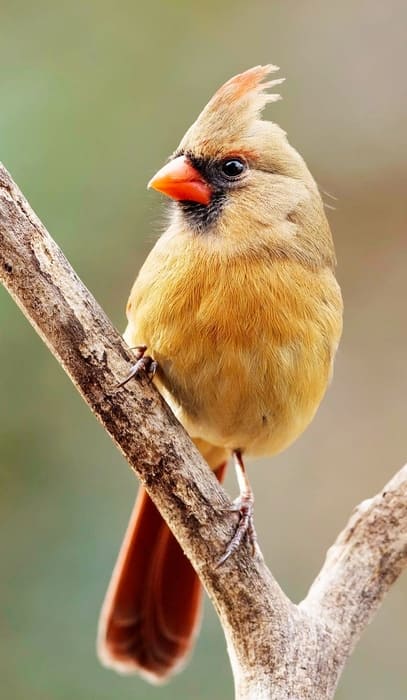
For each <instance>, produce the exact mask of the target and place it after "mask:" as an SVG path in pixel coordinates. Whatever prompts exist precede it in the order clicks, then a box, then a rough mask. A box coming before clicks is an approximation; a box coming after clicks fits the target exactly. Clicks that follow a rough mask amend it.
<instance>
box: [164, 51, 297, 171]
mask: <svg viewBox="0 0 407 700" xmlns="http://www.w3.org/2000/svg"><path fill="white" fill-rule="evenodd" d="M277 70H279V68H278V67H277V66H273V65H271V64H270V65H267V66H256V67H254V68H250V69H249V70H247V71H245V72H244V73H239V75H235V76H234V77H233V78H230V80H228V81H227V82H226V83H224V85H222V86H221V87H220V88H219V89H218V90H217V91H216V92H215V94H214V95H213V97H212V98H211V99H210V100H209V102H208V104H207V105H206V107H205V108H204V109H203V110H202V112H201V113H200V115H199V116H198V118H197V120H196V121H195V122H194V124H193V125H192V126H191V128H190V129H189V130H188V131H187V133H186V134H185V136H184V138H183V139H182V141H181V143H180V146H179V148H178V149H177V151H176V153H180V152H189V151H191V152H194V153H195V154H199V153H200V152H202V153H205V155H207V156H208V155H210V156H213V157H219V156H220V155H222V154H223V153H225V152H227V151H228V150H230V149H231V148H233V145H234V144H235V143H236V142H239V143H240V144H242V145H243V144H244V141H245V140H247V139H252V138H253V136H254V135H255V134H256V133H257V130H258V125H259V123H260V114H261V112H262V110H263V109H264V107H265V106H266V104H268V103H270V102H277V100H280V99H281V96H280V95H279V94H276V93H269V92H267V90H269V89H271V88H273V87H276V86H277V85H281V83H283V82H284V80H285V79H284V78H276V79H274V80H269V81H266V82H264V81H265V79H266V78H267V76H268V75H269V74H270V73H273V72H275V71H277ZM276 128H277V129H278V127H276Z"/></svg>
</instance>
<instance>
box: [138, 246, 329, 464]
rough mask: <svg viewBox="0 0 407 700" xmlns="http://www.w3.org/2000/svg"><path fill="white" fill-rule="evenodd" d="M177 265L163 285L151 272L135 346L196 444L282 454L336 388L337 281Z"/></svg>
mask: <svg viewBox="0 0 407 700" xmlns="http://www.w3.org/2000/svg"><path fill="white" fill-rule="evenodd" d="M184 257H185V256H184ZM182 259H183V258H182ZM170 262H171V264H170ZM170 262H168V261H167V262H166V260H165V259H164V261H163V264H162V265H161V268H160V275H159V276H157V273H156V269H155V267H154V266H153V267H151V268H150V267H149V265H147V266H145V268H143V270H142V273H141V274H140V278H139V280H138V281H137V283H136V285H135V287H134V289H133V291H132V295H131V298H130V302H129V306H128V317H129V326H128V329H127V331H126V334H125V338H126V340H127V342H128V343H129V344H130V345H139V344H145V345H147V346H148V351H149V353H150V354H152V355H153V357H154V359H155V360H157V362H158V364H159V368H160V369H159V372H158V374H157V377H156V382H157V385H158V387H159V389H160V391H162V393H163V394H164V396H165V398H166V400H167V401H168V403H169V404H170V405H171V407H172V409H173V410H174V412H175V414H176V415H177V417H178V418H179V420H180V421H181V423H182V424H183V425H184V427H185V428H186V430H187V431H188V432H189V434H190V435H191V437H196V438H202V439H204V440H206V441H207V442H210V443H212V444H213V445H218V446H222V447H227V448H230V449H237V448H240V449H242V450H244V451H246V452H247V453H249V454H250V453H251V454H274V453H276V452H279V451H280V450H282V449H283V448H284V447H286V446H287V445H288V444H290V443H291V442H292V441H293V440H295V439H296V437H298V435H300V433H301V432H302V431H303V430H304V429H305V428H306V426H307V425H308V424H309V422H310V421H311V420H312V418H313V416H314V414H315V411H316V409H317V407H318V404H319V403H320V401H321V399H322V396H323V394H324V392H325V389H326V386H327V384H328V382H329V377H330V374H331V370H332V361H333V356H334V354H335V351H336V347H337V344H338V341H339V337H340V332H341V310H342V306H341V297H340V291H339V287H338V286H337V284H336V282H335V279H334V276H333V274H332V272H331V271H330V270H329V269H324V270H320V271H319V272H316V271H312V270H308V269H307V268H304V267H303V266H301V265H298V264H296V263H292V262H289V261H287V262H286V263H282V262H281V263H279V265H270V266H268V265H265V264H264V263H263V261H262V260H260V261H259V262H258V263H256V264H255V262H253V261H250V262H247V261H246V267H245V268H244V267H243V269H242V266H243V262H244V261H241V260H240V261H236V263H235V264H234V266H233V265H232V261H229V266H228V270H227V274H225V271H224V270H223V268H222V269H220V270H219V271H218V272H217V271H216V270H214V269H212V267H208V265H209V263H208V262H207V261H206V257H203V258H202V257H199V258H197V260H196V261H195V263H194V257H193V255H191V256H190V257H188V267H187V269H186V270H182V271H180V270H177V264H181V263H180V258H179V257H177V256H174V257H173V258H171V259H170ZM164 263H165V264H164ZM181 272H182V274H181ZM215 273H216V274H215Z"/></svg>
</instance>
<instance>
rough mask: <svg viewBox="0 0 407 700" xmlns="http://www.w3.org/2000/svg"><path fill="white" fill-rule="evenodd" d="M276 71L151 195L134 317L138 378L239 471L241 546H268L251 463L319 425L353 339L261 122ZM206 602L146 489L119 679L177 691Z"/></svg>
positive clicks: (288, 150) (289, 170)
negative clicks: (162, 225) (155, 221)
mask: <svg viewBox="0 0 407 700" xmlns="http://www.w3.org/2000/svg"><path fill="white" fill-rule="evenodd" d="M276 70H278V68H277V67H276V66H273V65H266V66H256V67H254V68H251V69H249V70H247V71H245V72H243V73H240V74H238V75H236V76H234V77H232V78H231V79H230V80H228V81H227V82H226V83H225V84H224V85H222V86H221V87H220V88H219V89H218V90H217V91H216V92H215V94H214V95H213V97H212V98H211V99H210V100H209V102H208V104H207V105H206V106H205V108H204V109H203V111H202V112H201V113H200V114H199V116H198V118H197V119H196V121H195V122H194V123H193V124H192V126H191V127H190V128H189V129H188V131H187V132H186V134H185V135H184V137H183V138H182V140H181V142H180V144H179V146H178V147H177V149H176V150H175V152H174V153H173V154H172V156H171V157H170V158H169V160H168V162H167V163H166V164H165V165H164V166H163V167H162V168H161V169H160V170H159V171H158V172H157V174H156V175H155V176H154V177H153V178H152V179H151V180H150V182H149V185H148V186H149V187H150V188H152V189H155V190H157V191H158V192H160V193H163V194H164V195H166V196H167V197H168V198H169V201H170V209H169V214H168V225H167V227H166V229H165V231H164V232H163V233H162V235H161V236H160V237H159V238H158V240H157V242H156V243H155V245H154V247H153V249H152V250H151V252H150V253H149V255H148V257H147V259H146V261H145V262H144V264H143V266H142V268H141V270H140V272H139V274H138V276H137V278H136V281H135V283H134V285H133V287H132V289H131V292H130V296H129V300H128V304H127V319H128V325H127V329H126V331H125V334H124V338H125V340H126V342H127V343H128V345H129V346H130V347H135V348H136V362H135V364H134V367H133V368H132V371H131V372H130V374H129V376H128V377H126V379H125V380H124V381H123V382H122V383H121V384H122V385H123V386H124V385H125V384H126V383H127V382H128V381H129V379H130V378H131V377H133V376H137V375H139V374H140V373H143V372H144V373H147V374H148V375H149V376H150V377H151V378H152V381H153V382H154V384H155V385H156V386H157V388H158V390H159V391H160V392H161V394H162V395H163V397H164V399H165V400H166V401H167V403H168V404H169V406H170V407H171V409H172V410H173V412H174V413H175V415H176V417H177V418H178V420H179V421H180V423H181V424H182V425H183V426H184V428H185V429H186V431H187V432H188V433H189V435H190V437H191V438H192V440H193V441H194V442H195V445H196V446H197V448H198V449H199V451H200V452H201V454H202V456H203V457H204V458H205V460H206V461H207V463H208V465H209V467H210V469H212V470H213V471H214V472H215V474H216V476H217V478H218V479H219V481H222V480H223V478H224V475H225V469H226V464H227V462H228V460H229V459H230V458H231V457H232V458H233V460H234V463H235V467H236V472H237V477H238V484H239V487H240V497H239V499H237V501H236V509H237V510H238V512H239V521H238V525H237V528H236V532H235V535H234V536H233V538H232V540H231V542H230V543H229V545H228V547H227V549H226V551H225V553H224V554H223V556H222V557H221V559H220V560H219V561H218V562H217V565H222V566H224V565H225V562H226V561H227V560H228V559H229V560H230V558H232V557H233V554H234V552H235V551H236V549H237V548H238V547H239V546H240V545H241V543H242V541H244V540H246V538H247V539H248V540H249V541H250V542H251V543H252V544H253V545H254V543H255V530H254V526H253V500H254V499H253V493H252V490H251V487H250V483H249V480H248V477H247V473H246V469H245V458H246V456H254V457H256V456H266V455H267V456H274V455H276V454H277V453H279V452H281V451H282V450H284V449H286V448H287V447H288V446H289V445H290V444H291V443H292V442H293V441H294V440H296V438H297V437H298V436H299V435H301V433H302V432H303V431H304V430H305V428H306V427H307V426H308V425H309V423H310V422H311V421H312V419H313V417H314V415H315V413H316V410H317V408H318V406H319V404H320V402H321V400H322V398H323V396H324V394H325V391H326V389H327V387H328V385H329V383H330V380H331V377H332V371H333V362H334V357H335V353H336V350H337V347H338V343H339V340H340V336H341V332H342V315H343V304H342V296H341V290H340V287H339V284H338V282H337V280H336V277H335V267H336V257H335V250H334V245H333V240H332V235H331V231H330V227H329V224H328V221H327V217H326V214H325V210H324V205H323V202H322V199H321V195H320V192H319V189H318V186H317V184H316V182H315V181H314V179H313V177H312V175H311V173H310V171H309V170H308V167H307V165H306V164H305V161H304V160H303V158H302V157H301V156H300V155H299V153H298V152H297V150H296V149H295V148H294V147H292V146H291V145H290V144H289V142H288V139H287V136H286V133H285V132H284V131H283V130H282V129H281V128H280V127H279V126H278V125H277V124H276V123H275V122H272V121H269V120H266V119H264V118H263V109H264V107H265V106H266V104H267V103H272V102H275V101H276V100H277V99H280V96H279V95H277V94H276V93H275V92H272V91H271V92H270V89H271V88H274V87H275V86H276V85H278V84H280V83H281V82H282V79H281V78H280V79H273V80H272V79H270V75H271V74H272V73H273V72H274V71H276ZM201 605H202V587H201V584H200V582H199V579H198V576H197V574H196V573H195V571H194V569H193V568H192V565H191V564H190V562H189V560H188V559H187V558H186V556H185V554H184V553H183V551H182V550H181V547H180V545H179V544H178V542H177V541H176V539H175V538H174V536H173V534H172V533H171V531H170V529H169V527H168V525H167V524H166V523H165V522H164V520H163V519H162V517H161V515H160V513H159V512H158V510H157V509H156V507H155V506H154V504H153V503H152V501H151V500H150V498H149V496H148V495H147V493H146V491H145V490H144V488H143V487H140V489H139V493H138V496H137V500H136V504H135V506H134V509H133V512H132V515H131V518H130V522H129V525H128V529H127V532H126V534H125V537H124V541H123V544H122V548H121V550H120V553H119V557H118V560H117V563H116V566H115V568H114V572H113V575H112V578H111V582H110V585H109V587H108V591H107V594H106V597H105V600H104V603H103V606H102V611H101V615H100V620H99V629H98V653H99V657H100V659H101V661H102V663H104V664H105V665H106V666H108V667H110V668H113V669H115V670H116V671H119V672H122V673H132V672H133V673H138V674H139V675H141V676H142V677H144V678H145V679H147V680H148V681H150V682H153V683H161V682H163V681H166V680H168V679H169V678H170V677H171V676H172V675H173V674H174V673H175V672H177V671H179V670H180V669H181V668H182V667H183V666H184V665H185V663H186V661H187V660H188V658H189V656H190V653H191V651H192V649H193V646H194V642H195V639H196V636H197V634H198V630H199V626H200V620H201Z"/></svg>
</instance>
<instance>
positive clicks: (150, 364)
mask: <svg viewBox="0 0 407 700" xmlns="http://www.w3.org/2000/svg"><path fill="white" fill-rule="evenodd" d="M131 349H132V350H135V355H136V362H135V363H134V365H133V366H132V368H131V370H130V372H129V374H128V375H127V377H125V378H124V379H123V380H122V381H121V382H120V383H119V384H118V385H117V388H118V389H120V388H121V387H122V386H124V385H125V384H127V382H129V381H130V379H133V377H139V376H140V375H141V374H143V373H145V374H146V375H147V377H148V378H149V380H150V381H151V380H152V378H153V377H154V375H155V373H156V371H157V368H158V363H157V362H156V361H155V360H153V358H152V357H150V356H149V355H146V354H145V352H146V350H147V345H137V346H136V347H135V348H131Z"/></svg>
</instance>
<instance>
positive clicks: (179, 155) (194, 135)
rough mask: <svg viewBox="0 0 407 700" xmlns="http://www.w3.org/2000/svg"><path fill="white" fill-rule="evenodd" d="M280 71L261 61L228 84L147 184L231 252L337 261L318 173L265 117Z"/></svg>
mask: <svg viewBox="0 0 407 700" xmlns="http://www.w3.org/2000/svg"><path fill="white" fill-rule="evenodd" d="M276 70H278V68H276V67H275V66H272V65H267V66H256V67H255V68H251V69H250V70H248V71H246V72H244V73H241V74H239V75H236V76H235V77H233V78H231V79H230V80H228V81H227V82H226V83H225V84H224V85H222V87H220V88H219V90H218V91H217V92H216V93H215V94H214V96H213V97H212V99H211V100H210V101H209V102H208V104H207V105H206V107H205V108H204V109H203V111H202V112H201V114H200V115H199V116H198V118H197V120H196V121H195V122H194V123H193V124H192V126H191V127H190V128H189V129H188V131H187V132H186V134H185V136H184V137H183V139H182V140H181V143H180V145H179V146H178V148H177V149H176V151H175V152H174V154H173V155H172V156H171V158H170V160H169V162H168V163H167V164H166V165H165V166H164V167H163V168H161V170H159V172H158V173H157V174H156V175H155V176H154V177H153V178H152V179H151V180H150V182H149V185H148V186H149V187H152V188H154V189H156V190H158V191H160V192H163V193H164V194H166V195H168V196H169V197H171V198H172V199H174V200H176V202H177V206H176V208H175V212H174V225H176V226H181V227H183V228H187V229H188V230H189V231H190V232H191V233H192V234H196V235H201V236H205V238H206V239H207V241H208V243H209V244H210V245H211V246H212V247H215V248H217V249H219V250H222V252H224V253H225V254H239V253H240V254H249V253H250V252H251V251H252V252H254V253H256V251H262V250H263V251H264V250H266V251H267V253H268V254H269V255H270V254H273V253H274V254H275V255H276V256H278V257H291V255H293V256H294V257H298V258H300V259H302V260H304V261H305V262H307V260H309V262H310V264H321V263H322V264H334V252H333V246H332V239H331V234H330V231H329V226H328V224H327V221H326V217H325V214H324V210H323V205H322V201H321V198H320V195H319V192H318V188H317V186H316V184H315V182H314V180H313V178H312V175H311V174H310V172H309V170H308V168H307V166H306V164H305V162H304V160H303V159H302V158H301V156H300V155H299V154H298V153H297V151H296V150H295V149H294V148H293V147H292V146H290V144H289V143H288V141H287V138H286V134H285V132H284V131H283V130H282V129H281V128H280V127H279V126H278V125H277V124H275V123H273V122H270V121H265V120H263V119H262V118H261V112H262V110H263V108H264V107H265V105H266V104H267V103H268V102H275V101H277V100H279V99H280V95H277V94H275V93H269V92H267V89H269V88H272V87H274V86H276V85H279V84H280V83H282V82H283V80H284V79H282V78H280V79H276V80H269V81H266V82H264V81H265V80H266V78H267V77H268V75H269V74H270V73H272V72H274V71H276ZM290 251H291V252H290Z"/></svg>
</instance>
